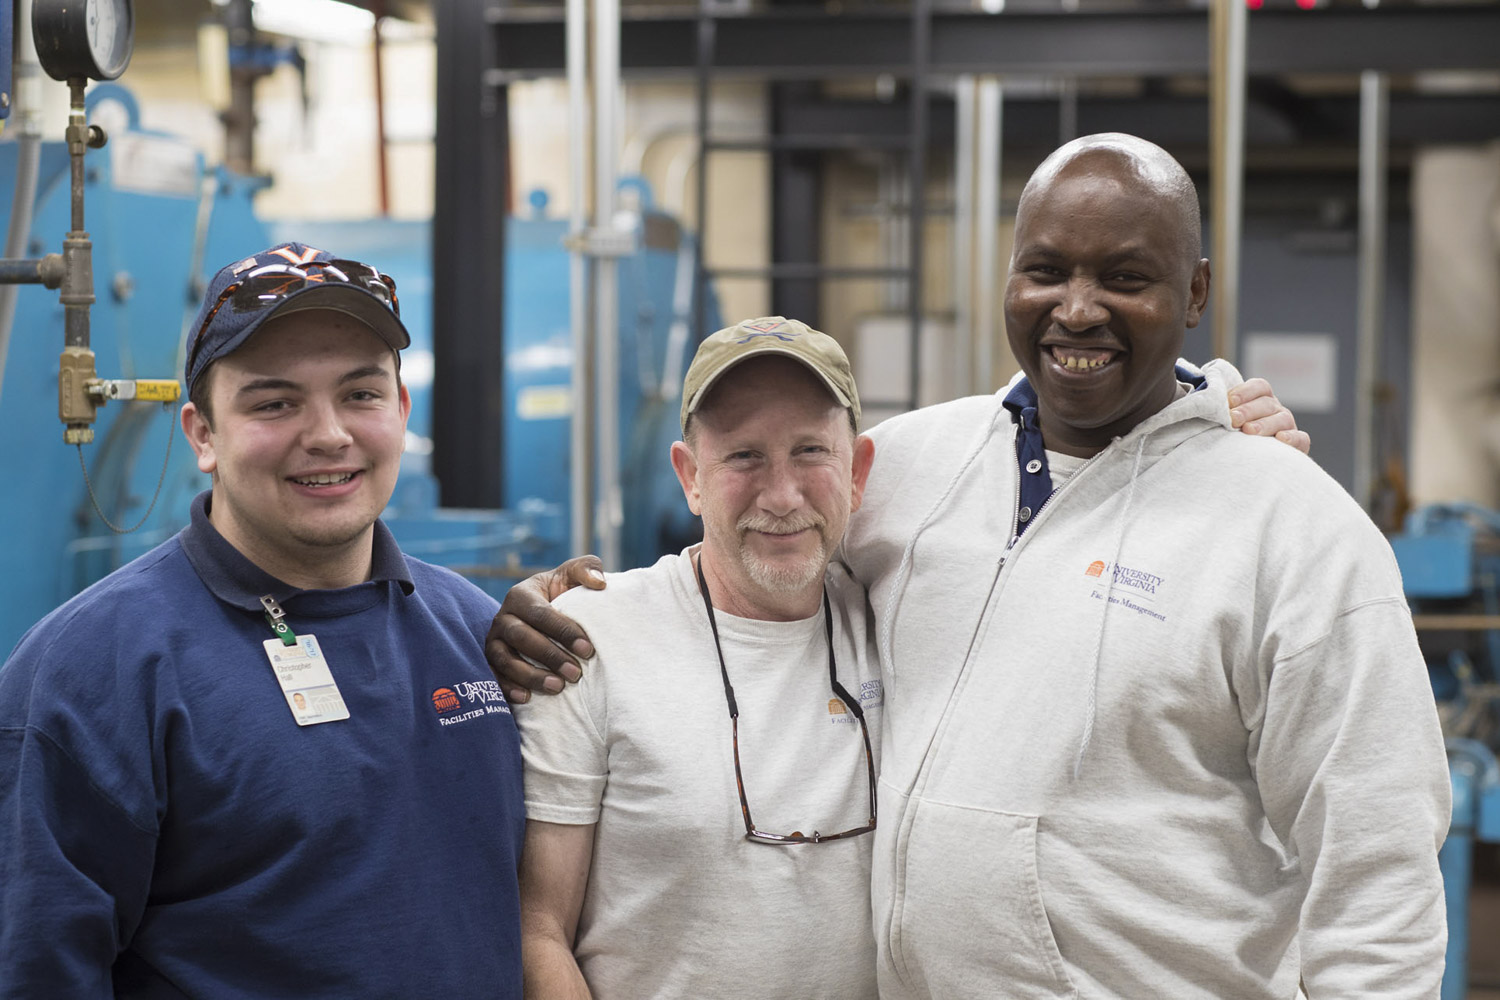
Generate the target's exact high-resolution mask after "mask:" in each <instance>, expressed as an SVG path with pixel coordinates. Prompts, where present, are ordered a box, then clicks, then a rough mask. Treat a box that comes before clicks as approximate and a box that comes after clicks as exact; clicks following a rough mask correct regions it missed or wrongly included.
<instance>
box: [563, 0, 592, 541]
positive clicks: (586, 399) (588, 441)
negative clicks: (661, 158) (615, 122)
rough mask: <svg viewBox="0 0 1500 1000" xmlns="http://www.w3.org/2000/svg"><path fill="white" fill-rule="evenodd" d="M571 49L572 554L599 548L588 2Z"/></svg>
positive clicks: (571, 34)
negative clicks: (587, 250) (588, 249)
mask: <svg viewBox="0 0 1500 1000" xmlns="http://www.w3.org/2000/svg"><path fill="white" fill-rule="evenodd" d="M567 46H568V54H567V60H568V230H569V232H570V233H571V235H572V240H571V241H570V245H571V248H572V249H571V251H570V253H569V255H568V322H569V326H570V330H571V335H572V342H573V416H572V424H571V427H570V439H569V443H570V446H571V451H570V462H569V471H570V473H571V475H570V477H569V490H568V497H569V504H570V506H571V508H572V517H571V518H570V520H569V533H568V544H569V551H571V552H573V553H574V554H578V553H583V552H587V551H589V550H590V549H592V548H593V546H594V480H593V473H594V452H593V448H594V433H593V431H594V409H593V399H594V394H593V391H592V388H593V386H592V382H593V378H592V375H593V365H592V363H591V361H592V357H593V349H592V345H591V342H590V340H589V318H588V259H587V258H586V257H585V256H584V247H583V245H582V243H581V242H580V241H581V240H582V239H583V235H584V230H585V228H586V227H587V224H588V222H587V216H586V215H585V214H584V212H585V201H586V198H587V190H588V181H587V177H588V149H587V145H586V143H587V139H588V91H587V89H586V87H587V72H588V70H587V65H586V60H587V59H588V9H587V6H586V0H567Z"/></svg>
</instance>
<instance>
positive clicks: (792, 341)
mask: <svg viewBox="0 0 1500 1000" xmlns="http://www.w3.org/2000/svg"><path fill="white" fill-rule="evenodd" d="M766 354H779V355H781V356H782V357H787V358H791V359H792V360H794V361H800V362H801V363H802V364H804V365H806V366H807V367H808V368H809V369H811V370H812V372H813V374H815V375H817V376H818V378H819V380H820V381H822V383H823V384H824V385H825V386H827V387H828V391H829V392H831V393H833V398H834V399H836V400H838V402H839V405H840V406H844V407H847V408H848V410H849V412H850V413H852V414H853V415H854V422H855V424H856V425H857V424H858V423H859V392H858V390H857V389H855V387H854V373H853V372H852V371H850V369H849V358H848V356H847V355H846V354H844V349H843V348H842V347H840V346H839V342H838V341H836V340H834V339H833V338H832V337H830V336H828V334H826V333H820V332H818V331H817V330H814V329H813V328H812V327H810V326H808V325H807V324H806V323H803V322H800V321H798V320H795V319H786V318H785V317H782V316H765V317H762V318H760V319H747V320H745V321H744V322H743V323H737V324H735V325H734V326H730V327H725V328H724V329H722V330H720V331H719V332H718V333H715V334H714V335H713V336H711V337H709V338H707V339H706V340H704V341H703V343H701V344H699V345H698V353H697V354H695V355H694V356H693V363H692V364H691V365H689V366H688V371H687V377H686V378H684V379H683V380H682V427H683V430H684V431H686V430H687V422H688V417H690V416H692V414H693V412H694V411H695V410H697V409H698V406H699V405H700V404H701V403H702V402H703V399H704V397H705V396H707V395H708V390H710V389H712V388H713V386H714V383H715V382H717V381H718V380H719V378H720V376H722V375H723V374H724V373H725V372H727V371H729V370H730V369H731V368H733V367H734V366H735V365H737V364H739V363H740V362H742V361H748V360H749V359H750V358H754V357H760V356H761V355H766Z"/></svg>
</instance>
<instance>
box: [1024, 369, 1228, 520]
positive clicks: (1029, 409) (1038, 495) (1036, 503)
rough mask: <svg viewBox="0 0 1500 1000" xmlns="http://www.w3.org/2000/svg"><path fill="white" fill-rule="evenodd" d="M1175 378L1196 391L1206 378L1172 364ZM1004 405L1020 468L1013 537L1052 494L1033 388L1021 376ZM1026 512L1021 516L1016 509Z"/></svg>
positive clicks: (1205, 381)
mask: <svg viewBox="0 0 1500 1000" xmlns="http://www.w3.org/2000/svg"><path fill="white" fill-rule="evenodd" d="M1176 372H1177V381H1179V382H1182V383H1185V384H1186V385H1188V386H1190V387H1191V389H1192V391H1193V392H1197V391H1198V390H1199V389H1201V388H1203V387H1204V386H1205V385H1207V384H1208V379H1207V378H1206V377H1205V376H1203V375H1200V374H1199V373H1198V372H1195V371H1190V370H1188V369H1186V368H1184V367H1182V366H1181V365H1177V366H1176ZM1003 402H1004V405H1005V408H1006V409H1007V410H1009V411H1010V412H1011V415H1012V417H1014V418H1015V421H1016V423H1017V424H1018V425H1019V427H1018V429H1017V431H1016V463H1017V464H1018V465H1019V466H1020V467H1021V499H1020V503H1019V505H1018V508H1017V512H1018V513H1017V519H1016V536H1017V537H1020V536H1021V535H1023V534H1025V532H1026V526H1027V525H1028V524H1030V523H1031V519H1032V518H1033V517H1035V516H1036V512H1037V511H1039V510H1041V509H1042V505H1043V504H1045V503H1046V502H1047V500H1048V499H1049V498H1050V497H1051V496H1052V492H1053V491H1052V473H1051V472H1050V471H1049V470H1048V468H1047V450H1046V447H1045V446H1044V445H1043V444H1042V424H1041V420H1040V418H1039V417H1038V415H1037V395H1036V390H1035V389H1033V388H1032V387H1031V382H1030V381H1029V380H1028V379H1025V378H1022V379H1021V380H1020V381H1018V382H1017V383H1016V384H1015V385H1014V386H1012V387H1011V390H1010V392H1008V393H1006V394H1005V399H1004V401H1003ZM1023 510H1024V511H1026V515H1025V517H1021V516H1020V515H1019V511H1023Z"/></svg>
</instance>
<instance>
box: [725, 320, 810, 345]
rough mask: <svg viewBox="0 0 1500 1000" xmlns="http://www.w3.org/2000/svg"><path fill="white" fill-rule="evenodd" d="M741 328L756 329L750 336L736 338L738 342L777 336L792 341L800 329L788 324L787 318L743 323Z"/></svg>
mask: <svg viewBox="0 0 1500 1000" xmlns="http://www.w3.org/2000/svg"><path fill="white" fill-rule="evenodd" d="M740 329H742V330H754V331H755V332H754V333H752V334H750V335H749V336H748V337H744V338H742V339H740V340H736V341H735V343H736V344H748V343H750V341H752V340H754V339H755V338H756V337H775V338H776V339H777V340H781V341H785V342H786V343H791V342H792V341H794V340H796V339H797V336H798V334H799V333H801V331H800V330H797V329H795V328H794V327H790V326H788V325H787V322H786V320H775V321H769V320H768V321H764V322H760V323H741V324H740Z"/></svg>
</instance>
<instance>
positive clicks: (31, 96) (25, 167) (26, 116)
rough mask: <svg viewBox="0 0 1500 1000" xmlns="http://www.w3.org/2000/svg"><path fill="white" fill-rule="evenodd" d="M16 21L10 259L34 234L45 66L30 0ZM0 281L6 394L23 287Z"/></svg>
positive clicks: (1, 378) (0, 356)
mask: <svg viewBox="0 0 1500 1000" xmlns="http://www.w3.org/2000/svg"><path fill="white" fill-rule="evenodd" d="M13 23H14V24H16V25H20V26H21V28H20V30H19V31H16V32H15V47H16V51H15V74H16V79H15V87H14V91H15V106H14V109H13V112H14V114H15V117H16V119H17V124H18V126H19V132H20V135H19V139H18V140H17V143H16V186H15V188H14V190H13V191H12V193H11V199H10V207H11V211H10V228H9V229H7V230H6V234H5V250H4V254H5V257H6V259H7V260H10V261H14V259H15V258H18V257H20V256H21V255H22V254H24V253H25V252H26V243H27V241H28V240H29V239H30V237H31V220H32V215H33V213H34V211H35V209H36V178H37V167H38V164H39V163H40V161H41V157H42V128H41V113H40V111H41V100H42V66H41V63H40V61H39V60H38V59H37V54H36V39H35V38H33V37H32V34H31V0H20V2H19V3H18V4H17V5H16V12H15V21H14V22H13ZM27 263H28V265H29V264H32V263H33V262H30V261H28V262H27ZM35 263H39V262H35ZM25 273H27V274H29V273H30V272H29V270H28V271H27V272H25ZM16 280H27V281H29V280H30V279H29V278H26V279H16ZM0 281H5V282H6V283H5V284H0V394H3V392H4V388H5V362H6V359H7V358H8V357H9V356H10V332H11V330H12V329H13V327H14V325H15V320H16V294H17V293H18V292H19V291H20V289H18V288H16V287H15V286H14V285H12V284H10V283H9V281H10V279H0Z"/></svg>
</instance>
